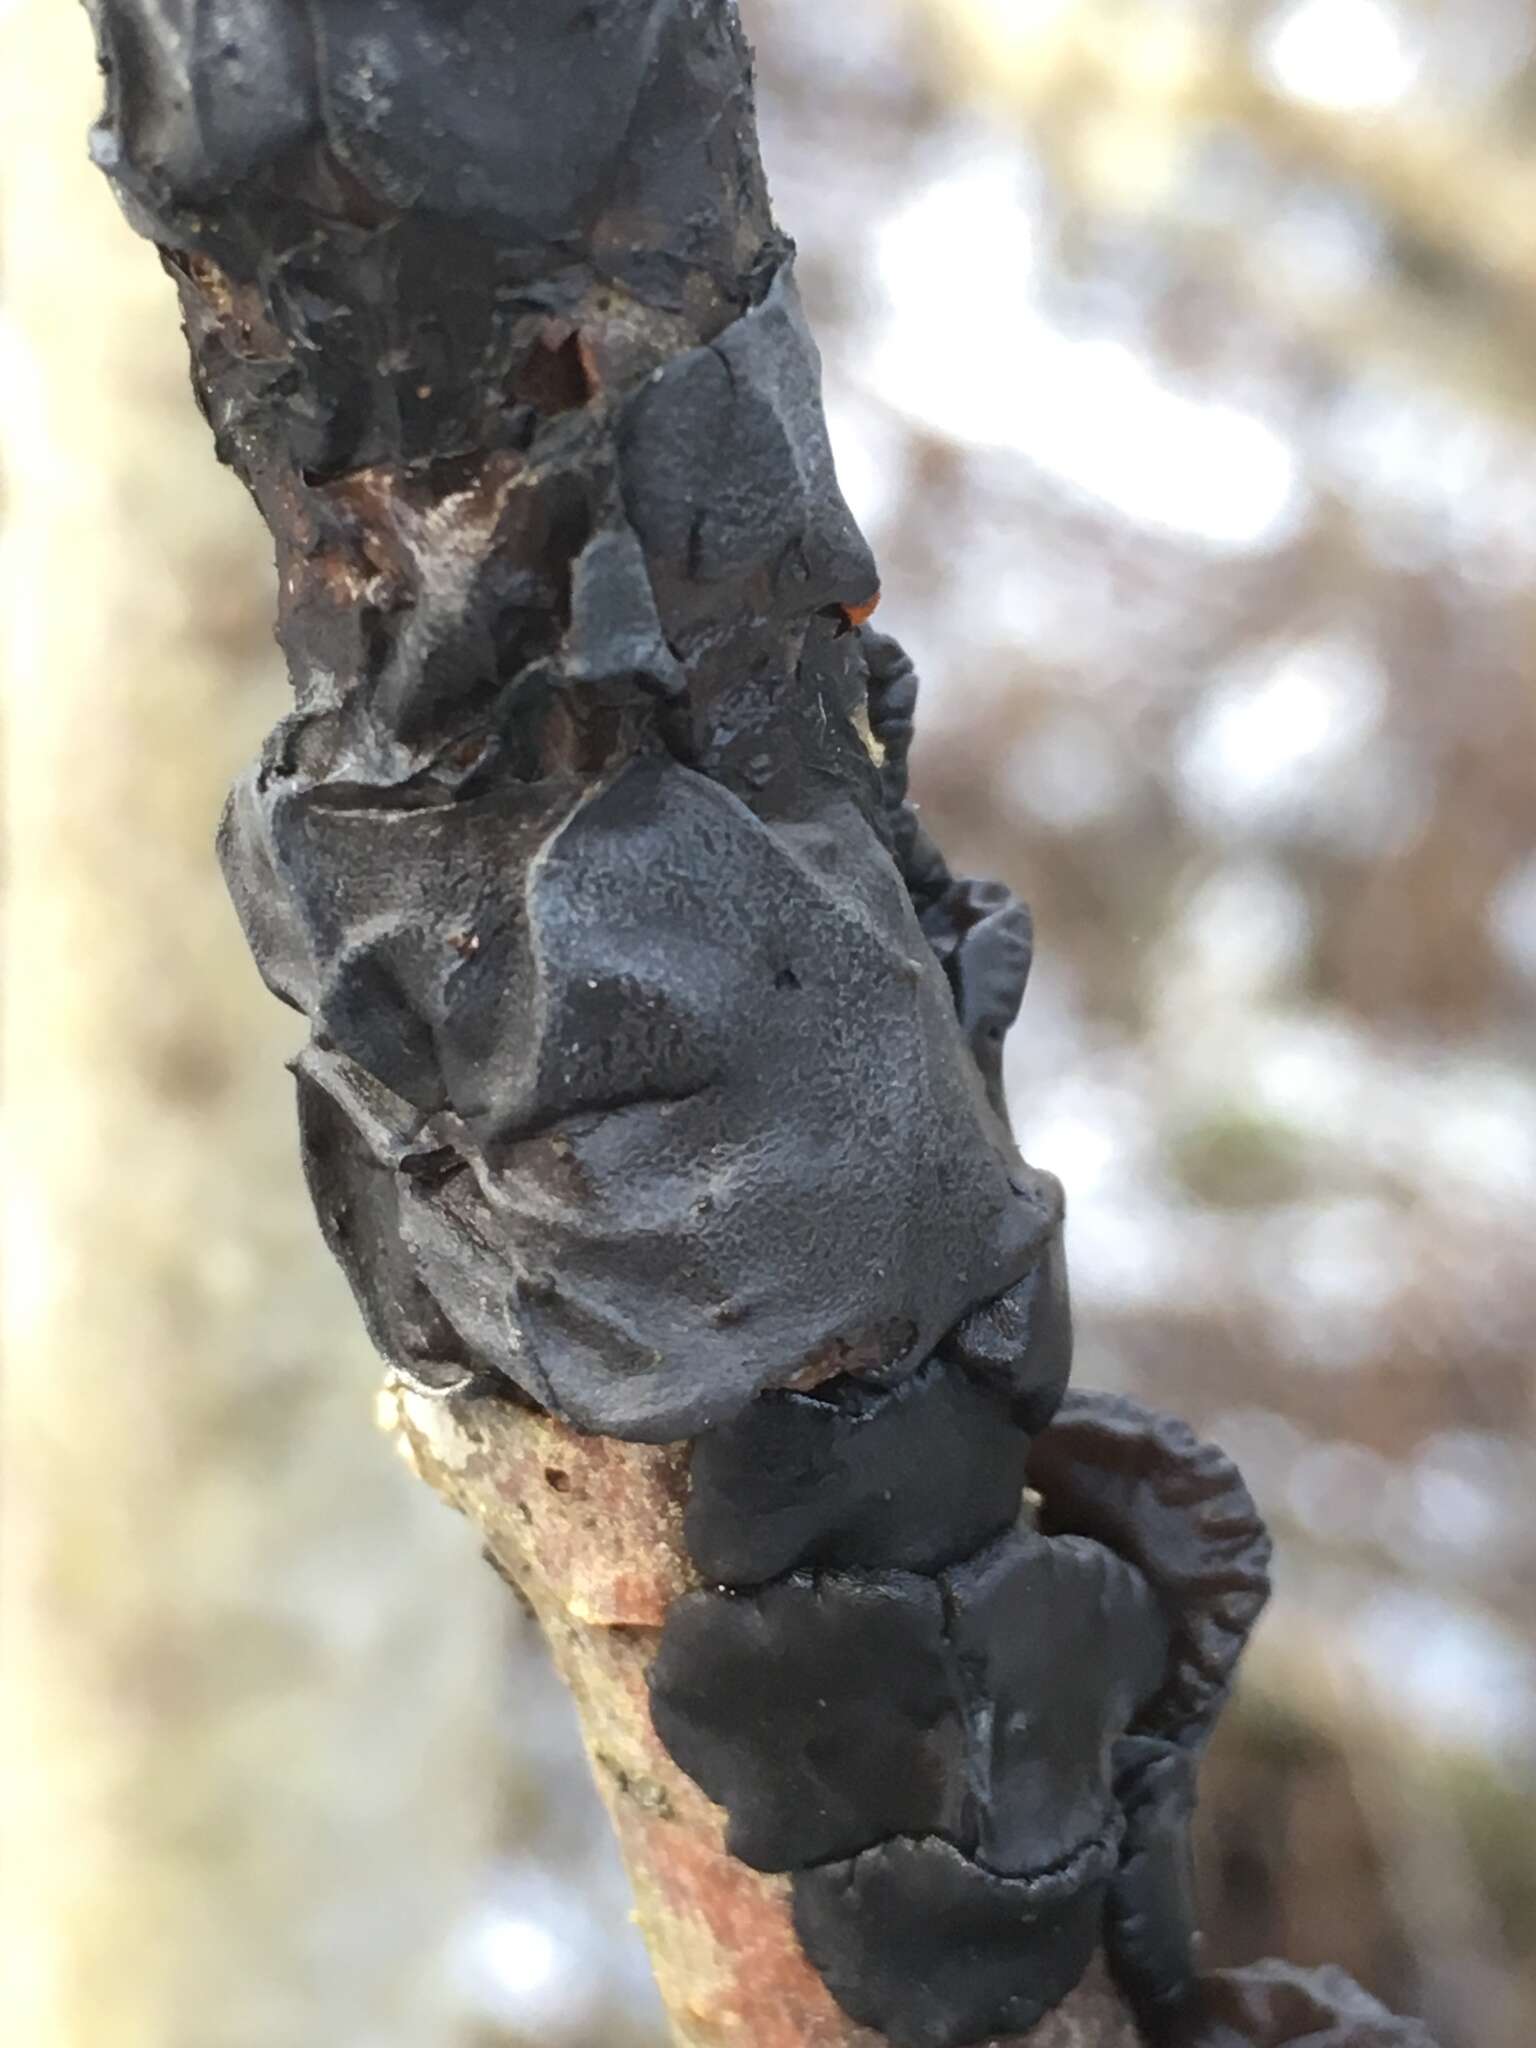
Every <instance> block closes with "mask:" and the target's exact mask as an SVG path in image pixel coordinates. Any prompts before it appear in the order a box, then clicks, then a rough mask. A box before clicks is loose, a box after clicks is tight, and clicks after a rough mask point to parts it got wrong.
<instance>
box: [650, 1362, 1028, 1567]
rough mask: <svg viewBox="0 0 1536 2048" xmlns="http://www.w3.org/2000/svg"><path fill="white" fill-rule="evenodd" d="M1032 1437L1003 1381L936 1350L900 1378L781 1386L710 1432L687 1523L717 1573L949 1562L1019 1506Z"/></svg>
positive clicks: (703, 1441)
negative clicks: (811, 1388) (1000, 1385)
mask: <svg viewBox="0 0 1536 2048" xmlns="http://www.w3.org/2000/svg"><path fill="white" fill-rule="evenodd" d="M1028 1455H1029V1439H1028V1437H1027V1436H1026V1435H1025V1434H1024V1432H1023V1431H1022V1430H1021V1429H1019V1428H1018V1427H1017V1426H1016V1424H1015V1423H1014V1421H1013V1419H1012V1415H1011V1412H1010V1406H1009V1403H1008V1401H1007V1400H1006V1398H1005V1397H1004V1396H1003V1394H1002V1393H1001V1392H1000V1391H999V1390H997V1389H996V1388H994V1387H991V1386H988V1385H985V1384H983V1383H982V1382H980V1381H977V1380H974V1379H972V1378H970V1377H969V1376H968V1375H967V1374H965V1373H963V1372H959V1371H956V1370H954V1369H953V1368H951V1367H949V1366H946V1365H944V1364H943V1363H942V1362H941V1361H939V1360H936V1359H930V1360H929V1361H928V1363H927V1364H925V1365H924V1366H922V1367H921V1368H920V1369H919V1370H918V1371H917V1372H916V1373H914V1374H913V1376H912V1377H911V1378H910V1379H907V1380H903V1381H901V1382H899V1383H898V1384H897V1385H895V1386H893V1387H885V1386H875V1385H871V1384H870V1383H868V1382H866V1381H859V1380H851V1379H844V1380H837V1381H833V1382H832V1383H831V1385H830V1386H828V1387H826V1388H825V1389H822V1390H821V1391H819V1392H817V1393H814V1394H801V1393H792V1392H777V1393H768V1394H764V1395H763V1396H762V1398H761V1399H760V1400H757V1401H754V1402H753V1403H752V1405H751V1406H750V1407H749V1408H747V1409H746V1410H745V1411H744V1412H743V1413H742V1414H741V1415H740V1416H739V1417H738V1418H737V1420H736V1421H735V1422H733V1423H729V1424H727V1425H726V1426H725V1427H724V1428H721V1429H716V1430H711V1431H709V1432H708V1433H707V1434H706V1435H704V1436H701V1437H700V1438H699V1439H698V1441H697V1443H696V1444H695V1445H694V1448H693V1457H692V1460H691V1463H690V1467H689V1489H688V1507H687V1512H686V1515H685V1519H684V1532H685V1535H686V1537H687V1542H688V1549H689V1553H690V1555H691V1556H692V1558H693V1561H694V1563H695V1564H696V1565H697V1566H698V1568H699V1571H700V1572H701V1573H702V1574H703V1576H704V1577H705V1578H706V1579H709V1580H712V1581H717V1582H720V1583H723V1584H728V1585H733V1586H755V1585H761V1584H762V1582H763V1581H764V1580H765V1579H774V1578H779V1577H781V1576H782V1575H783V1574H784V1573H786V1572H791V1571H795V1570H797V1569H799V1568H800V1567H802V1566H810V1565H816V1566H821V1567H828V1566H833V1567H835V1566H839V1565H843V1566H860V1567H863V1568H865V1569H867V1570H870V1571H881V1570H897V1571H937V1570H939V1569H940V1568H941V1567H943V1566H945V1565H949V1564H955V1563H958V1562H959V1561H960V1560H961V1559H962V1558H966V1557H969V1556H970V1555H971V1554H972V1553H973V1552H974V1551H976V1550H977V1549H979V1548H980V1546H981V1545H982V1544H983V1543H985V1542H987V1541H988V1540H989V1539H990V1538H992V1537H994V1536H996V1535H998V1534H1000V1533H1001V1531H1002V1530H1004V1529H1005V1528H1007V1527H1008V1525H1009V1524H1010V1523H1011V1522H1012V1521H1013V1520H1014V1519H1015V1518H1016V1516H1017V1515H1018V1512H1019V1502H1020V1499H1021V1497H1022V1494H1023V1488H1024V1467H1025V1461H1026V1459H1027V1458H1028Z"/></svg>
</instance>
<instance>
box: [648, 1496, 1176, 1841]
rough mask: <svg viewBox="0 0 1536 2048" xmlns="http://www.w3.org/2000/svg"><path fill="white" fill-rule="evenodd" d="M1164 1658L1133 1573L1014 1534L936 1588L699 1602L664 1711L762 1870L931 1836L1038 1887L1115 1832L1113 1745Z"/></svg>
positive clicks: (779, 1592) (824, 1579) (1076, 1543)
mask: <svg viewBox="0 0 1536 2048" xmlns="http://www.w3.org/2000/svg"><path fill="white" fill-rule="evenodd" d="M1166 1647H1167V1637H1166V1632H1165V1629H1164V1625H1163V1623H1162V1620H1161V1617H1160V1616H1159V1615H1158V1613H1157V1610H1156V1606H1155V1603H1154V1602H1153V1600H1152V1598H1151V1596H1150V1594H1149V1593H1148V1591H1147V1588H1146V1586H1145V1584H1144V1583H1143V1582H1142V1580H1141V1579H1140V1577H1139V1575H1138V1574H1137V1572H1136V1571H1135V1570H1134V1569H1133V1567H1131V1566H1129V1565H1127V1564H1125V1563H1124V1562H1123V1561H1122V1560H1121V1559H1119V1558H1117V1557H1114V1556H1112V1555H1111V1554H1110V1553H1109V1552H1108V1551H1106V1550H1104V1549H1102V1548H1101V1547H1100V1546H1099V1545H1098V1544H1095V1543H1089V1542H1087V1541H1085V1540H1083V1539H1081V1538H1078V1537H1063V1538H1061V1539H1059V1540H1052V1539H1049V1538H1046V1537H1042V1536H1039V1535H1036V1534H1035V1533H1034V1532H1033V1531H1032V1530H1029V1529H1026V1528H1020V1529H1018V1530H1015V1531H1013V1532H1011V1533H1009V1534H1008V1535H1006V1536H1003V1537H1001V1538H1000V1539H999V1540H998V1541H997V1542H995V1543H993V1544H990V1545H989V1546H988V1547H987V1548H986V1549H985V1550H983V1551H981V1552H980V1553H979V1554H978V1555H977V1556H976V1557H974V1558H972V1559H970V1560H968V1561H967V1562H966V1563H965V1564H963V1565H959V1566H957V1567H956V1568H955V1569H954V1570H952V1571H948V1572H944V1573H942V1574H940V1575H939V1576H938V1577H937V1578H936V1579H934V1578H929V1577H924V1576H919V1575H916V1574H911V1573H897V1572H888V1573H875V1572H863V1573H859V1574H857V1575H855V1574H852V1573H841V1572H817V1573H814V1574H813V1573H798V1574H796V1575H795V1576H793V1577H791V1578H789V1579H787V1580H782V1581H780V1582H778V1583H776V1584H774V1585H771V1586H767V1587H764V1588H763V1589H762V1590H760V1591H759V1592H756V1593H741V1594H728V1593H713V1592H700V1593H692V1594H689V1595H688V1596H687V1597H686V1598H684V1599H682V1600H680V1601H678V1602H677V1603H675V1605H674V1606H673V1608H672V1610H671V1612H670V1613H669V1614H668V1617H667V1622H666V1626H665V1628H664V1630H663V1632H662V1642H661V1649H660V1652H659V1654H658V1656H657V1659H656V1662H655V1665H654V1667H653V1669H652V1674H651V1705H652V1717H653V1719H654V1721H655V1724H656V1730H657V1733H658V1734H659V1735H660V1736H661V1739H662V1741H663V1742H664V1743H665V1744H666V1746H667V1748H668V1750H669V1751H670V1753H671V1754H672V1756H673V1757H674V1759H675V1760H676V1761H677V1762H678V1763H679V1764H680V1765H681V1766H682V1768H683V1769H684V1770H685V1771H687V1772H688V1774H689V1776H690V1777H692V1778H693V1779H694V1780H695V1781H696V1782H697V1783H698V1784H699V1785H701V1786H702V1787H703V1789H704V1790H705V1791H706V1792H707V1793H708V1794H709V1796H710V1798H712V1799H714V1800H716V1801H717V1802H718V1803H719V1804H720V1805H722V1806H724V1807H725V1809H726V1812H727V1814H728V1816H729V1821H730V1828H729V1834H728V1837H727V1839H728V1843H729V1846H730V1848H731V1850H732V1852H733V1854H735V1855H738V1856H740V1857H742V1859H743V1860H744V1861H746V1862H749V1863H752V1864H755V1865H756V1866H757V1867H758V1868H760V1869H765V1870H798V1869H803V1868H805V1867H806V1866H807V1865H809V1864H813V1863H819V1862H826V1861H830V1860H831V1859H833V1858H835V1857H847V1856H851V1855H853V1854H854V1853H855V1852H856V1851H858V1850H860V1849H862V1848H865V1847H867V1846H869V1845H871V1844H873V1843H875V1842H878V1841H880V1840H882V1839H883V1838H885V1837H887V1836H890V1835H898V1834H914V1835H915V1834H930V1835H940V1836H943V1837H945V1838H946V1839H947V1840H949V1841H952V1842H954V1843H955V1844H956V1845H957V1846H958V1847H960V1848H962V1849H964V1850H966V1851H967V1852H968V1853H972V1854H974V1855H975V1856H976V1857H977V1858H978V1859H979V1860H980V1861H981V1862H982V1863H984V1864H986V1865H987V1866H988V1867H989V1868H990V1869H992V1870H994V1871H998V1872H1001V1873H1004V1874H1007V1875H1021V1876H1024V1875H1032V1874H1034V1873H1036V1872H1039V1871H1042V1870H1046V1869H1050V1868H1053V1867H1054V1866H1056V1865H1058V1864H1060V1863H1062V1862H1064V1861H1065V1860H1067V1859H1069V1858H1071V1857H1072V1856H1074V1855H1076V1854H1077V1853H1078V1851H1079V1850H1080V1849H1081V1847H1082V1845H1083V1844H1084V1843H1085V1842H1088V1841H1090V1840H1092V1839H1094V1838H1095V1837H1097V1836H1098V1835H1100V1834H1101V1833H1102V1832H1103V1831H1104V1830H1105V1828H1106V1827H1107V1826H1108V1825H1109V1824H1110V1821H1111V1819H1112V1816H1113V1813H1114V1801H1113V1798H1112V1796H1111V1782H1110V1768H1111V1765H1110V1747H1111V1744H1112V1743H1113V1742H1114V1740H1115V1739H1116V1738H1117V1737H1118V1736H1119V1735H1121V1734H1122V1733H1123V1732H1124V1730H1125V1728H1126V1727H1127V1726H1128V1724H1129V1722H1130V1720H1131V1718H1132V1716H1133V1715H1134V1714H1135V1712H1136V1710H1137V1707H1138V1706H1139V1705H1140V1703H1141V1701H1142V1700H1143V1699H1144V1698H1145V1697H1146V1696H1147V1694H1148V1693H1149V1692H1150V1691H1151V1690H1152V1689H1153V1688H1154V1687H1155V1686H1156V1685H1157V1683H1158V1680H1159V1678H1160V1676H1161V1673H1162V1669H1163V1663H1164V1657H1165V1653H1166Z"/></svg>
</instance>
